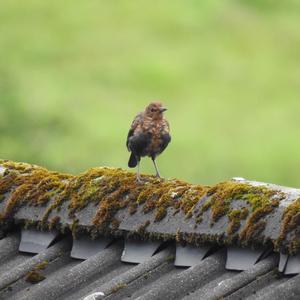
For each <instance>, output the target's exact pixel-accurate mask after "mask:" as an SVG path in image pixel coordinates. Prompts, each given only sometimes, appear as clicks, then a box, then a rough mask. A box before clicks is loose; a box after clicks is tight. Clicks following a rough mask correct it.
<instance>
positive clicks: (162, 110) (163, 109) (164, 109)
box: [160, 107, 168, 113]
mask: <svg viewBox="0 0 300 300" xmlns="http://www.w3.org/2000/svg"><path fill="white" fill-rule="evenodd" d="M166 110H168V109H167V108H165V107H162V108H161V109H160V112H162V113H163V112H164V111H166Z"/></svg>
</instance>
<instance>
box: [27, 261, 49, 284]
mask: <svg viewBox="0 0 300 300" xmlns="http://www.w3.org/2000/svg"><path fill="white" fill-rule="evenodd" d="M48 264H49V262H48V261H47V260H45V261H43V262H41V263H39V264H37V265H36V266H35V268H34V269H33V270H31V271H30V272H28V273H27V274H26V276H25V280H26V281H27V282H30V283H39V282H41V281H43V280H44V279H45V278H46V277H45V276H44V275H43V274H42V273H41V272H40V271H41V270H44V269H45V268H46V267H47V266H48Z"/></svg>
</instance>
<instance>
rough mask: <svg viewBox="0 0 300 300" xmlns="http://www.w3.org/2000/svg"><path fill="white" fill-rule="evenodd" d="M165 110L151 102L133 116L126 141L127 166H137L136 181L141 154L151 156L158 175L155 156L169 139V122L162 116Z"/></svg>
mask: <svg viewBox="0 0 300 300" xmlns="http://www.w3.org/2000/svg"><path fill="white" fill-rule="evenodd" d="M166 110H167V109H166V108H164V107H163V106H162V104H161V103H160V102H152V103H150V104H149V105H148V106H147V107H146V109H145V110H144V111H143V112H140V113H139V114H138V115H137V116H136V117H135V118H134V120H133V122H132V124H131V128H130V130H129V132H128V136H127V142H126V145H127V148H128V150H129V151H130V152H131V155H130V158H129V161H128V167H129V168H134V167H136V166H138V170H137V181H138V182H141V177H140V160H141V157H143V156H149V157H151V159H152V161H153V164H154V167H155V170H156V176H157V177H160V174H159V171H158V168H157V165H156V162H155V158H156V157H157V156H158V155H159V154H161V153H162V152H163V151H164V150H165V149H166V147H167V146H168V144H169V143H170V141H171V136H170V134H169V132H170V128H169V123H168V121H167V120H166V119H165V118H164V116H163V112H164V111H166Z"/></svg>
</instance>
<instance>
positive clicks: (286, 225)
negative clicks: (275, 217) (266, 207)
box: [276, 198, 300, 254]
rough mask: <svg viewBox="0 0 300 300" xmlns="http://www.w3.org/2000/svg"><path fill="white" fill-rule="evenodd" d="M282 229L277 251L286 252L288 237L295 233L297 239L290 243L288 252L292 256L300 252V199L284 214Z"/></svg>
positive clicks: (277, 242)
mask: <svg viewBox="0 0 300 300" xmlns="http://www.w3.org/2000/svg"><path fill="white" fill-rule="evenodd" d="M281 224H282V225H281V228H280V236H279V239H278V240H277V241H276V249H277V250H279V251H284V248H285V247H286V244H287V240H288V235H290V234H291V233H292V232H294V235H295V238H294V239H293V240H292V242H290V243H289V244H288V245H287V247H288V251H289V252H290V253H292V254H294V253H296V252H298V251H299V250H300V243H299V238H298V236H299V234H300V232H299V231H300V229H299V226H300V198H298V199H297V200H296V201H295V202H294V203H292V204H290V205H289V206H288V207H287V208H286V209H285V210H284V212H283V215H282V221H281Z"/></svg>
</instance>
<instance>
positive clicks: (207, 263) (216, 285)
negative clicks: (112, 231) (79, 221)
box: [0, 232, 300, 300]
mask: <svg viewBox="0 0 300 300" xmlns="http://www.w3.org/2000/svg"><path fill="white" fill-rule="evenodd" d="M19 243H20V235H19V233H17V232H15V233H11V234H10V235H8V236H7V237H5V238H3V239H2V240H0V299H13V300H15V299H16V300H25V299H26V300H27V299H32V300H35V299H36V300H38V299H45V300H48V299H55V300H62V299H63V300H71V299H72V300H77V299H78V300H79V299H85V298H86V300H93V299H95V300H96V299H114V300H118V299H140V300H141V299H142V300H146V299H147V300H150V299H151V300H152V299H166V300H167V299H184V300H196V299H204V300H206V299H220V298H221V299H227V300H237V299H247V300H250V299H251V300H252V299H253V300H254V299H264V300H265V299H272V300H277V299H278V300H279V299H280V300H284V299H288V300H290V299H299V295H300V288H299V286H300V275H298V276H294V277H292V276H285V277H282V276H281V277H280V276H278V274H277V272H276V265H277V260H278V256H277V255H276V254H272V255H271V256H269V257H268V258H266V259H264V260H262V261H261V262H259V263H258V264H256V265H255V266H254V267H253V268H251V269H249V270H247V271H243V272H238V271H228V270H226V269H225V261H226V249H225V248H223V249H219V250H218V251H217V252H215V253H212V254H211V255H209V256H208V257H206V258H205V259H204V260H203V261H201V262H199V264H198V265H196V266H194V267H190V268H182V267H175V266H174V250H175V247H174V245H173V244H168V245H166V247H165V248H164V249H162V250H160V251H159V252H158V253H157V254H155V255H154V256H152V257H151V258H150V259H148V260H147V261H145V262H144V263H141V264H138V265H136V264H128V263H123V262H121V260H120V257H121V254H122V251H123V247H124V245H123V241H122V240H121V239H120V240H117V241H115V242H114V243H113V244H112V245H111V246H110V247H108V248H107V249H105V250H104V251H102V252H99V253H98V254H96V255H95V256H93V257H90V258H89V259H87V260H85V261H83V260H76V259H72V258H71V257H70V249H71V246H72V239H71V237H68V236H64V237H63V238H62V239H61V240H59V241H57V242H56V243H55V244H54V245H52V246H51V247H49V248H48V249H46V250H45V251H43V252H42V253H40V254H37V255H32V254H25V253H20V252H18V246H19ZM45 260H47V261H48V262H49V263H48V265H47V267H46V268H45V269H44V270H42V271H41V273H42V274H43V275H44V276H45V277H46V278H45V280H43V281H41V282H39V283H37V284H32V283H30V282H27V281H26V280H25V276H26V275H27V274H28V272H30V271H31V270H33V269H34V267H35V266H36V265H37V264H39V263H41V262H44V261H45ZM95 293H98V296H95V297H93V296H91V295H93V294H94V295H97V294H95ZM101 293H104V295H105V296H104V297H103V296H100V295H101Z"/></svg>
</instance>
